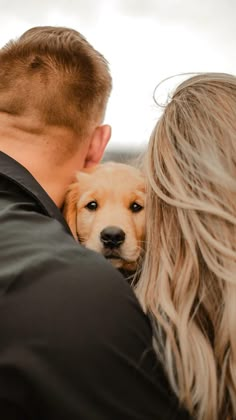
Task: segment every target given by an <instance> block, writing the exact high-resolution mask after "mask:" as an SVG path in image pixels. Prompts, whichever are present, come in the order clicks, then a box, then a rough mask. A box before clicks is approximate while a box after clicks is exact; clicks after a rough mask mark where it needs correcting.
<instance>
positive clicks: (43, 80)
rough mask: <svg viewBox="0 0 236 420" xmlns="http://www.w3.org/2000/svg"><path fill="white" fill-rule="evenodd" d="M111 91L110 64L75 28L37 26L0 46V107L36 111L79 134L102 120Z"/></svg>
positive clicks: (15, 112)
mask: <svg viewBox="0 0 236 420" xmlns="http://www.w3.org/2000/svg"><path fill="white" fill-rule="evenodd" d="M110 91H111V76H110V73H109V69H108V63H107V61H106V60H105V58H104V57H103V56H102V55H101V54H100V53H99V52H97V51H96V50H95V49H94V48H93V47H92V46H91V45H90V44H89V43H88V42H87V41H86V39H85V38H84V37H83V36H82V35H81V34H80V33H79V32H77V31H75V30H73V29H68V28H63V27H50V26H45V27H35V28H32V29H29V30H28V31H26V32H25V33H24V34H23V35H22V36H21V37H20V38H19V39H17V40H15V41H10V42H9V43H8V44H6V46H5V47H3V48H2V49H1V50H0V112H6V113H8V114H10V115H14V116H22V115H34V114H35V115H36V116H37V118H39V119H40V121H41V123H42V127H43V126H59V127H60V126H62V127H66V128H69V129H71V130H72V131H74V132H75V133H76V134H78V136H80V138H84V137H86V136H87V135H88V133H89V130H90V129H91V126H92V125H93V124H98V123H100V122H101V121H102V119H103V116H104V113H105V108H106V104H107V101H108V97H109V95H110Z"/></svg>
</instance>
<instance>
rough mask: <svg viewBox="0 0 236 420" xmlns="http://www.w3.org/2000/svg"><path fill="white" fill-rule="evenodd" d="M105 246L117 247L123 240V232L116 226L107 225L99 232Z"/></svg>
mask: <svg viewBox="0 0 236 420" xmlns="http://www.w3.org/2000/svg"><path fill="white" fill-rule="evenodd" d="M100 239H101V241H102V243H103V245H104V247H105V248H119V246H120V245H122V244H123V242H124V240H125V232H124V231H123V230H122V229H120V228H119V227H117V226H108V227H106V228H105V229H103V230H102V231H101V233H100Z"/></svg>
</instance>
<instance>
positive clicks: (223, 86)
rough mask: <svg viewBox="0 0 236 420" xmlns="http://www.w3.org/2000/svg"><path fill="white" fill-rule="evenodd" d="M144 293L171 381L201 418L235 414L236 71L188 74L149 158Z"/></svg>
mask: <svg viewBox="0 0 236 420" xmlns="http://www.w3.org/2000/svg"><path fill="white" fill-rule="evenodd" d="M145 171H146V175H147V213H146V214H147V219H146V225H147V237H146V256H145V259H144V264H143V270H142V273H141V277H140V280H139V282H138V284H137V287H136V292H137V295H138V297H139V299H140V301H141V303H142V304H143V307H144V309H145V311H146V312H147V313H148V314H149V315H150V317H151V320H152V325H153V337H154V338H153V340H154V347H155V350H156V352H157V355H158V358H159V360H160V361H161V362H162V364H163V367H164V369H165V371H166V375H167V377H168V379H169V382H170V384H171V386H172V388H173V390H174V392H175V393H176V395H177V396H178V398H179V401H180V402H181V403H182V404H183V405H184V406H185V407H186V408H187V410H188V411H189V412H190V413H191V414H192V416H193V417H194V418H196V419H198V420H200V419H201V420H223V419H224V420H226V419H227V420H229V419H230V420H231V419H235V418H236V77H234V76H231V75H227V74H218V73H211V74H210V73H209V74H200V75H197V76H194V77H191V78H190V79H188V80H187V81H185V82H183V83H182V84H181V85H180V86H179V87H178V88H177V89H176V91H175V92H174V94H173V96H172V99H171V101H170V102H169V103H168V105H167V106H166V108H165V109H164V112H163V115H162V116H161V118H160V120H159V121H158V123H157V125H156V127H155V128H154V131H153V133H152V136H151V139H150V142H149V146H148V151H147V155H146V162H145Z"/></svg>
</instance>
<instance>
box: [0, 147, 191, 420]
mask: <svg viewBox="0 0 236 420" xmlns="http://www.w3.org/2000/svg"><path fill="white" fill-rule="evenodd" d="M0 263H1V264H0V418H1V419H4V420H13V419H14V420H21V419H24V420H62V419H63V420H64V419H65V420H77V419H78V420H79V419H82V420H116V419H121V420H126V419H127V420H128V419H135V420H149V419H150V420H151V419H153V420H154V419H158V420H161V419H163V420H168V419H172V420H173V419H187V418H188V416H187V414H186V413H185V412H184V411H182V410H180V408H179V407H178V402H177V400H176V399H175V397H174V395H173V394H172V392H171V391H170V389H169V387H168V384H167V382H166V380H165V377H164V374H163V371H162V368H161V367H160V366H159V365H158V364H157V361H156V358H155V356H154V354H153V351H152V343H151V327H150V324H149V321H148V319H147V318H146V316H145V315H144V314H143V312H142V310H141V308H140V306H139V304H138V302H137V300H136V298H135V296H134V294H133V292H132V290H131V289H130V287H129V285H128V284H127V282H126V281H125V280H124V279H123V277H122V276H121V275H120V273H118V271H116V270H115V269H113V267H112V266H111V265H110V264H109V263H108V262H107V261H105V259H104V258H103V257H102V256H99V255H97V254H95V253H93V252H91V251H88V250H86V249H85V248H83V247H82V246H80V245H79V244H77V243H76V242H75V241H74V239H73V237H72V235H71V233H70V230H69V228H68V226H67V224H66V222H65V220H64V219H63V216H62V215H61V212H60V211H59V209H57V207H56V206H55V205H54V203H53V202H52V201H51V199H50V198H49V197H48V195H47V194H46V192H45V191H44V190H43V189H42V188H41V187H40V185H39V184H38V183H37V182H36V180H35V179H34V178H33V177H32V176H31V174H30V173H29V172H28V171H27V170H26V169H25V168H23V167H22V166H21V165H19V164H18V163H17V162H16V161H14V160H13V159H11V158H10V157H8V156H6V155H5V154H3V153H0Z"/></svg>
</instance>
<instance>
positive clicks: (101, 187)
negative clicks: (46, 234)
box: [63, 162, 145, 272]
mask: <svg viewBox="0 0 236 420" xmlns="http://www.w3.org/2000/svg"><path fill="white" fill-rule="evenodd" d="M144 205H145V184H144V178H143V175H142V173H141V171H139V170H138V169H136V168H134V167H132V166H129V165H125V164H121V163H114V162H108V163H105V164H101V165H98V166H96V167H95V168H92V169H90V170H87V171H85V172H79V173H77V182H75V183H74V184H72V185H71V186H70V188H69V190H68V193H67V195H66V198H65V204H64V210H63V213H64V217H65V219H66V220H67V223H68V225H69V227H70V229H71V231H72V233H73V235H74V237H75V239H76V240H78V241H79V242H80V243H81V244H83V245H84V246H85V247H87V248H90V249H92V250H94V251H97V252H99V253H101V254H102V255H104V257H105V258H107V259H109V260H110V261H111V263H112V264H113V265H114V267H116V268H118V269H121V270H124V271H127V272H134V271H135V270H136V268H137V265H138V261H139V259H140V256H141V253H142V249H143V246H142V245H143V241H144Z"/></svg>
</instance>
